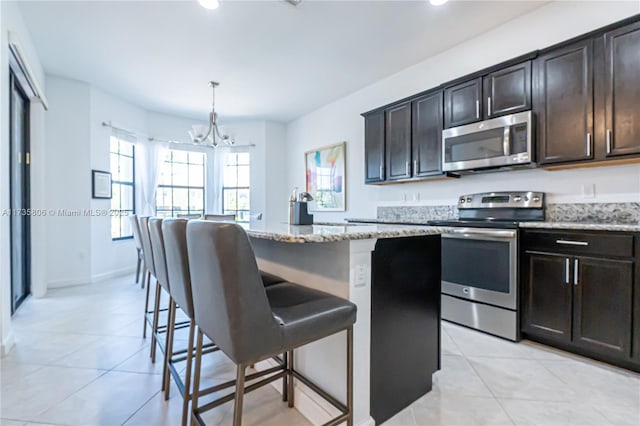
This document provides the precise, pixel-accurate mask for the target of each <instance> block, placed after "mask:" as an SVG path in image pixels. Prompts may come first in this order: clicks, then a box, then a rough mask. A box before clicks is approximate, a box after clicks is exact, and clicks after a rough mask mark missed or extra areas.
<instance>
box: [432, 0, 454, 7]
mask: <svg viewBox="0 0 640 426" xmlns="http://www.w3.org/2000/svg"><path fill="white" fill-rule="evenodd" d="M448 1H449V0H429V3H431V5H432V6H442V5H443V4H445V3H446V2H448Z"/></svg>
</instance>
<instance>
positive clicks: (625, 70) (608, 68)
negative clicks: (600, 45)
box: [602, 22, 640, 157]
mask: <svg viewBox="0 0 640 426" xmlns="http://www.w3.org/2000/svg"><path fill="white" fill-rule="evenodd" d="M604 46H605V49H604V51H605V53H604V64H605V66H604V79H603V80H604V81H603V82H602V83H603V84H604V86H605V87H604V93H605V103H604V108H605V150H606V156H607V157H617V156H621V155H629V154H640V22H636V23H635V24H632V25H628V26H626V27H622V28H618V29H616V30H614V31H610V32H607V33H605V35H604Z"/></svg>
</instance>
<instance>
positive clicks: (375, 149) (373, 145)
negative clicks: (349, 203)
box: [364, 111, 385, 183]
mask: <svg viewBox="0 0 640 426" xmlns="http://www.w3.org/2000/svg"><path fill="white" fill-rule="evenodd" d="M364 157H365V159H364V173H365V174H364V176H365V177H364V183H375V182H383V181H384V179H385V173H384V167H385V166H384V112H383V111H377V112H373V113H371V114H367V115H365V116H364Z"/></svg>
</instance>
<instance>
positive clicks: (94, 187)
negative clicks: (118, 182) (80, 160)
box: [91, 170, 111, 200]
mask: <svg viewBox="0 0 640 426" xmlns="http://www.w3.org/2000/svg"><path fill="white" fill-rule="evenodd" d="M91 197H92V198H100V199H106V200H110V199H111V172H103V171H101V170H92V171H91Z"/></svg>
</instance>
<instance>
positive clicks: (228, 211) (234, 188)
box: [221, 150, 251, 223]
mask: <svg viewBox="0 0 640 426" xmlns="http://www.w3.org/2000/svg"><path fill="white" fill-rule="evenodd" d="M229 154H235V155H238V154H247V155H248V156H249V161H248V162H247V163H246V164H244V163H242V164H240V163H239V162H238V158H237V157H236V163H235V164H231V165H228V164H227V161H226V160H227V156H228V155H229ZM240 166H243V167H244V166H246V167H248V169H249V186H237V182H238V181H239V179H238V176H239V174H238V171H239V168H240ZM222 167H223V168H224V169H226V168H227V167H234V168H235V169H236V186H226V185H225V182H224V169H223V173H222V192H221V195H222V203H221V204H222V213H223V214H234V216H235V218H236V222H237V223H249V222H250V221H251V218H250V217H251V153H250V152H249V151H248V150H247V151H233V152H226V153H225V161H224V162H223V165H222ZM245 189H246V190H247V191H248V192H249V209H227V208H226V206H225V205H224V194H225V192H226V191H227V190H230V191H235V192H236V202H237V201H238V191H240V190H245ZM239 212H247V213H248V214H249V220H239V215H238V213H239Z"/></svg>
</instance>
